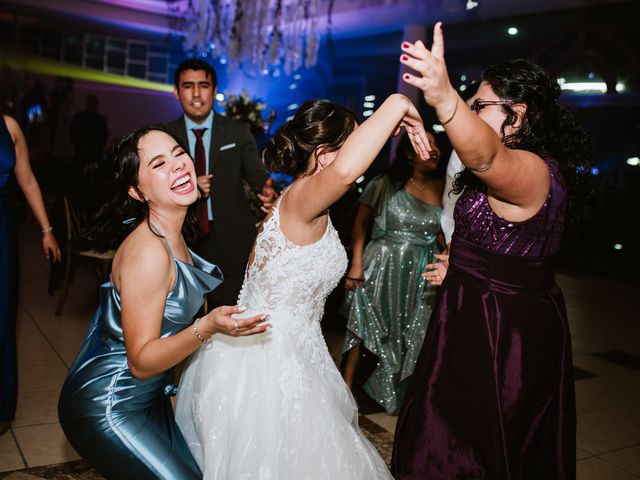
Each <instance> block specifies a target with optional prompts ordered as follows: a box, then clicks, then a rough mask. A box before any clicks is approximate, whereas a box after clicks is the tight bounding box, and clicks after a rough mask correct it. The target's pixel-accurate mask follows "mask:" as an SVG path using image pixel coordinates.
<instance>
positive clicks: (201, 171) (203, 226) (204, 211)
mask: <svg viewBox="0 0 640 480" xmlns="http://www.w3.org/2000/svg"><path fill="white" fill-rule="evenodd" d="M191 130H192V131H193V133H194V134H195V136H196V149H195V152H194V157H195V158H194V161H195V163H196V175H198V176H201V175H206V174H207V154H206V152H205V149H204V142H203V141H202V136H203V135H204V132H205V131H206V130H207V129H206V128H192V129H191ZM208 201H209V199H208V198H207V199H205V200H203V201H202V202H200V212H199V213H198V226H199V227H200V233H201V234H202V235H206V234H207V233H209V211H208V208H207V202H208Z"/></svg>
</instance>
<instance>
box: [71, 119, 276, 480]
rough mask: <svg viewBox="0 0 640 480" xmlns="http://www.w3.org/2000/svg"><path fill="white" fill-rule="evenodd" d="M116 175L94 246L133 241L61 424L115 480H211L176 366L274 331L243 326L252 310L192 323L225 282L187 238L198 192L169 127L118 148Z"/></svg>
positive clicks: (116, 269) (106, 288) (104, 296)
mask: <svg viewBox="0 0 640 480" xmlns="http://www.w3.org/2000/svg"><path fill="white" fill-rule="evenodd" d="M115 168H116V172H115V180H116V187H117V189H118V194H117V196H116V198H115V199H114V200H113V202H112V203H111V204H109V205H107V206H105V208H104V209H103V212H102V214H101V215H100V219H101V220H102V221H100V220H99V225H100V226H99V227H98V228H96V229H95V230H94V231H92V232H89V233H88V237H89V239H93V240H101V241H102V245H97V246H98V247H102V248H108V247H110V246H111V245H109V244H108V241H111V242H115V243H118V242H119V241H120V240H122V238H123V237H125V236H126V238H124V241H123V242H122V244H121V245H120V247H119V248H118V251H117V252H116V255H115V257H114V262H113V272H112V275H111V279H110V282H109V283H105V284H104V285H102V287H101V292H100V306H99V308H98V311H97V312H96V313H95V315H94V317H93V319H92V321H91V324H90V325H89V329H88V331H87V335H86V337H85V339H84V342H83V344H82V347H81V349H80V352H79V353H78V356H77V358H76V360H75V362H74V363H73V365H72V367H71V369H70V371H69V374H68V376H67V379H66V381H65V383H64V386H63V389H62V393H61V395H60V400H59V406H58V409H59V417H60V424H61V425H62V428H63V430H64V432H65V434H66V436H67V438H68V439H69V442H70V443H71V444H72V445H73V447H74V448H75V449H76V450H77V451H78V453H79V454H80V455H81V456H82V457H83V458H84V459H85V460H87V461H88V462H89V463H90V464H91V465H92V466H94V467H95V468H96V469H97V470H98V471H99V472H100V473H101V474H102V475H103V476H104V477H106V478H108V479H118V480H123V479H136V480H139V479H155V478H162V479H175V480H190V479H201V478H202V474H201V472H200V469H199V468H198V466H197V465H196V463H195V462H194V460H193V458H192V457H191V454H190V453H189V449H188V447H187V445H186V443H185V441H184V438H183V436H182V434H181V433H180V430H179V428H178V426H177V424H176V423H175V420H174V417H173V410H172V407H171V403H170V400H169V395H170V394H171V393H172V391H173V389H174V387H173V385H172V367H174V366H175V365H176V364H178V363H179V362H180V361H182V360H183V359H184V358H186V357H187V356H188V355H190V354H191V353H192V352H194V351H195V350H197V349H198V347H199V346H201V345H202V343H203V342H208V341H209V339H210V338H211V336H212V335H213V334H214V333H223V334H227V335H233V336H243V335H252V334H255V333H260V332H263V331H264V330H265V329H266V328H267V327H268V325H267V324H265V323H264V316H262V315H259V316H254V317H251V318H248V319H243V320H239V319H238V320H235V319H234V318H233V317H232V315H233V314H235V313H239V312H240V311H242V309H241V308H239V307H227V306H223V307H219V308H216V309H215V310H213V311H212V312H210V313H209V314H207V315H204V316H203V317H200V318H198V319H196V320H195V321H194V320H193V318H194V316H195V315H196V313H197V312H198V310H199V309H200V307H201V305H202V303H203V300H204V298H205V296H206V294H207V293H208V292H210V291H211V290H213V289H214V288H215V287H216V286H218V285H219V284H220V283H221V282H222V274H221V273H220V271H219V270H218V268H217V267H216V266H215V265H212V264H210V263H208V262H206V261H205V260H203V259H202V258H200V257H198V256H197V255H195V254H194V253H192V252H191V251H190V250H189V249H188V248H187V246H186V244H185V240H184V238H183V234H182V232H183V231H184V232H185V234H187V233H188V232H189V231H192V230H190V227H191V225H192V222H191V219H192V218H193V219H196V218H197V216H192V215H190V214H191V213H192V209H189V207H190V206H191V205H192V204H194V202H196V200H197V199H198V196H199V193H198V184H197V178H196V175H195V171H194V165H193V161H192V160H191V158H189V156H188V154H187V153H186V151H185V150H184V149H183V148H182V146H181V145H179V142H178V141H177V140H176V139H175V138H174V137H172V136H171V135H170V134H169V133H168V132H166V131H165V130H164V129H163V128H162V127H154V126H151V127H144V128H141V129H138V130H136V131H134V132H133V133H131V134H130V135H128V136H127V137H125V138H124V139H123V141H122V142H121V144H120V145H119V147H118V151H117V154H116V159H115ZM188 213H189V215H188ZM187 216H188V217H189V218H188V221H187V222H185V218H186V217H187ZM125 219H129V220H125ZM123 220H125V221H124V223H123ZM196 222H197V220H196Z"/></svg>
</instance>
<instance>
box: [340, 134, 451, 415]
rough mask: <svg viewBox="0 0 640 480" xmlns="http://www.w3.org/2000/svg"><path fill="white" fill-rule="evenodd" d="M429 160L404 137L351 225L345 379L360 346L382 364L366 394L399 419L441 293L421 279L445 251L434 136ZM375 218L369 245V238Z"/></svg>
mask: <svg viewBox="0 0 640 480" xmlns="http://www.w3.org/2000/svg"><path fill="white" fill-rule="evenodd" d="M427 136H428V138H429V141H430V142H431V147H432V151H431V155H430V157H429V160H427V161H425V162H423V161H419V160H417V155H416V154H415V152H414V150H413V148H412V147H411V143H410V142H409V139H408V137H407V136H406V135H403V137H402V138H401V139H400V142H399V143H398V146H397V148H396V158H395V159H394V161H393V163H392V164H391V167H390V168H389V171H388V172H387V173H386V174H384V175H380V176H378V177H376V178H374V179H372V180H371V182H369V184H368V185H367V186H366V188H365V190H364V192H363V193H362V195H361V196H360V200H359V202H360V206H359V207H358V213H357V214H356V219H355V221H354V224H353V235H352V239H353V240H352V242H351V245H352V258H351V267H350V268H349V271H348V272H347V277H346V280H345V288H346V289H347V291H348V293H347V296H346V299H345V302H344V304H343V306H342V309H341V310H342V314H343V315H344V316H345V317H347V318H348V322H347V334H346V336H345V340H344V346H343V354H344V355H346V356H347V358H346V362H345V366H344V373H343V376H344V379H345V382H346V383H347V385H349V387H350V388H351V387H352V384H353V378H354V376H355V373H356V370H357V367H358V363H359V359H360V355H361V346H362V347H364V348H365V349H367V350H368V351H370V352H371V353H373V354H374V355H375V356H376V357H377V365H376V367H375V370H374V371H373V372H372V373H371V374H370V375H369V377H368V378H367V380H366V382H365V383H364V385H363V389H364V391H365V392H366V393H367V394H368V395H369V396H370V397H371V398H373V399H374V400H375V401H376V402H377V403H378V404H380V405H381V406H383V407H384V409H385V410H386V412H387V414H389V415H397V414H398V411H399V410H400V405H401V404H402V398H403V397H404V391H405V389H406V385H407V384H408V379H409V378H410V377H411V374H412V373H413V368H414V366H415V363H416V359H417V357H418V353H419V352H420V347H421V346H422V341H423V339H424V334H425V331H426V329H427V323H428V320H429V316H430V314H431V307H432V306H433V304H434V302H435V293H436V288H430V285H429V282H427V281H426V280H424V279H422V278H421V273H422V270H423V269H424V267H425V265H426V264H428V263H431V262H433V261H434V254H437V253H438V252H440V251H441V250H442V248H443V247H444V238H443V236H442V233H441V227H440V216H441V214H442V205H441V204H442V190H443V188H444V182H443V180H442V179H441V178H438V176H437V175H436V170H437V168H438V161H439V160H440V150H439V149H438V145H437V143H436V139H435V137H434V136H433V135H432V134H431V133H430V132H427ZM372 219H373V222H374V227H373V232H372V235H371V241H370V242H369V243H368V244H367V246H366V247H365V245H364V243H365V238H366V235H367V232H368V231H369V228H370V225H371V221H372Z"/></svg>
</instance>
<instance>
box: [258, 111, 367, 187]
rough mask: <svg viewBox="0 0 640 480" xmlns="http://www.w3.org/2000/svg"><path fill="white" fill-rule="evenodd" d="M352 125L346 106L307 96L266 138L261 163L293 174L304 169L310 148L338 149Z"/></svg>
mask: <svg viewBox="0 0 640 480" xmlns="http://www.w3.org/2000/svg"><path fill="white" fill-rule="evenodd" d="M355 127H356V116H355V115H354V114H353V112H351V111H350V110H348V109H346V108H344V107H343V106H341V105H338V104H337V103H334V102H331V101H329V100H309V101H307V102H305V103H303V104H302V105H301V106H300V108H299V109H298V111H297V112H296V114H295V115H294V116H293V118H292V119H291V120H289V121H288V122H286V123H285V124H284V125H282V126H281V127H280V128H279V129H278V131H277V132H276V133H275V135H274V136H273V137H272V138H271V140H269V143H267V146H266V147H265V149H264V151H263V153H262V163H263V164H264V166H265V167H266V168H267V170H269V171H270V172H275V173H285V174H287V175H291V176H293V177H297V176H299V175H300V174H302V173H304V172H306V171H307V170H308V168H309V159H310V158H311V155H312V154H313V153H314V152H316V153H317V154H318V155H319V154H322V153H330V152H335V151H337V150H339V149H340V147H341V146H342V144H343V143H344V142H345V141H346V140H347V137H348V136H349V135H351V132H353V130H354V129H355ZM316 168H317V166H316Z"/></svg>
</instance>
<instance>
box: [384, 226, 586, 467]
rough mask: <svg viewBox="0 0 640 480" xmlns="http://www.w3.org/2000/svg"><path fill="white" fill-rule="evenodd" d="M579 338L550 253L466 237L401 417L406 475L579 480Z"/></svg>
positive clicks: (400, 457) (455, 248)
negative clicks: (491, 246)
mask: <svg viewBox="0 0 640 480" xmlns="http://www.w3.org/2000/svg"><path fill="white" fill-rule="evenodd" d="M575 455H576V411H575V393H574V385H573V366H572V359H571V337H570V334H569V325H568V322H567V315H566V308H565V304H564V300H563V297H562V293H561V292H560V289H559V288H558V286H557V285H556V284H555V281H554V265H553V261H552V259H550V258H527V257H514V256H509V255H503V254H499V253H492V252H490V251H488V250H485V249H483V248H479V247H477V246H475V245H473V244H471V243H469V242H466V241H463V240H460V239H459V238H458V239H456V240H455V241H454V242H453V244H452V250H451V256H450V259H449V271H448V272H447V276H446V279H445V282H444V283H443V285H442V287H441V292H440V299H439V302H438V306H437V308H436V310H434V312H433V314H432V316H431V320H430V322H429V327H428V329H427V334H426V338H425V341H424V344H423V347H422V351H421V353H420V357H419V358H418V362H417V365H416V368H415V371H414V373H413V377H412V381H411V385H410V387H409V391H408V392H407V395H406V397H405V400H404V404H403V407H402V410H401V412H400V416H399V418H398V423H397V427H396V434H395V442H394V448H393V458H392V473H393V475H394V477H395V478H396V479H397V480H402V479H420V480H454V479H455V480H462V479H486V480H507V479H508V480H520V479H531V480H534V479H535V480H543V479H544V480H555V479H562V480H566V479H574V478H575V468H576V458H575Z"/></svg>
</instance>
